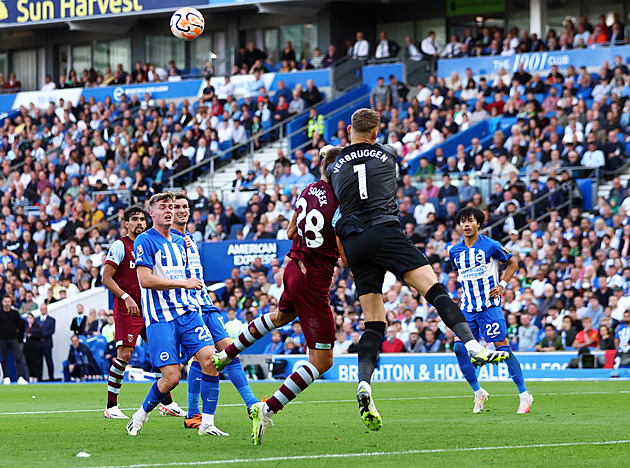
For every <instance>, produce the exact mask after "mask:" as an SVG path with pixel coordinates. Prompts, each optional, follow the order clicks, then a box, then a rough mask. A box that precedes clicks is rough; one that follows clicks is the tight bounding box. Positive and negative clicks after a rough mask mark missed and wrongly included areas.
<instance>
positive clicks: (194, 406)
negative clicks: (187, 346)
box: [188, 361, 201, 418]
mask: <svg viewBox="0 0 630 468" xmlns="http://www.w3.org/2000/svg"><path fill="white" fill-rule="evenodd" d="M200 390H201V366H200V365H199V363H198V362H197V361H193V362H191V363H190V369H188V417H189V418H192V417H193V416H194V415H195V414H201V411H199V392H200Z"/></svg>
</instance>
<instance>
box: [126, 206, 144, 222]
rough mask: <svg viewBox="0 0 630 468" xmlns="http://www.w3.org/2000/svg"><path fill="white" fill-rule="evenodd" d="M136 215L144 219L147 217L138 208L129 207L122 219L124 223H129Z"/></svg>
mask: <svg viewBox="0 0 630 468" xmlns="http://www.w3.org/2000/svg"><path fill="white" fill-rule="evenodd" d="M137 214H141V215H143V216H144V217H145V219H146V217H147V214H146V212H145V211H144V210H143V209H142V208H140V207H139V206H130V207H129V208H127V209H126V210H125V213H124V214H123V219H124V220H125V221H129V220H130V219H131V217H132V216H134V215H137Z"/></svg>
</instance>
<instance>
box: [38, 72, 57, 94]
mask: <svg viewBox="0 0 630 468" xmlns="http://www.w3.org/2000/svg"><path fill="white" fill-rule="evenodd" d="M54 89H57V85H56V84H55V82H54V81H53V79H52V76H50V75H46V81H45V83H44V84H43V85H42V88H41V90H40V91H52V90H54Z"/></svg>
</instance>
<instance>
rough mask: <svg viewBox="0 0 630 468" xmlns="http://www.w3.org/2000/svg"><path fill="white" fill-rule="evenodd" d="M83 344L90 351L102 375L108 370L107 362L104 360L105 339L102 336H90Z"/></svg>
mask: <svg viewBox="0 0 630 468" xmlns="http://www.w3.org/2000/svg"><path fill="white" fill-rule="evenodd" d="M85 344H86V345H87V346H88V348H90V351H92V355H93V356H94V360H95V361H96V363H97V364H98V367H99V369H100V370H101V372H102V373H103V374H106V373H107V371H108V369H109V362H107V359H105V349H106V348H107V339H106V338H105V337H104V336H103V335H96V336H90V337H88V338H87V340H85Z"/></svg>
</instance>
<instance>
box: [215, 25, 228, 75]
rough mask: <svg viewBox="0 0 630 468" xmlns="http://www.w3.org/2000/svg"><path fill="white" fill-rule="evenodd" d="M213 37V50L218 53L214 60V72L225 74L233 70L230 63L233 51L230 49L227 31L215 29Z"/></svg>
mask: <svg viewBox="0 0 630 468" xmlns="http://www.w3.org/2000/svg"><path fill="white" fill-rule="evenodd" d="M212 38H213V39H212V49H211V50H212V52H214V53H215V54H217V58H216V59H214V60H213V61H212V66H213V67H214V73H215V74H216V75H225V74H227V73H229V72H231V71H232V70H231V68H232V67H231V64H230V63H229V62H230V57H231V53H230V50H229V49H228V45H227V40H226V34H225V31H215V32H214V34H213V35H212Z"/></svg>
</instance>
